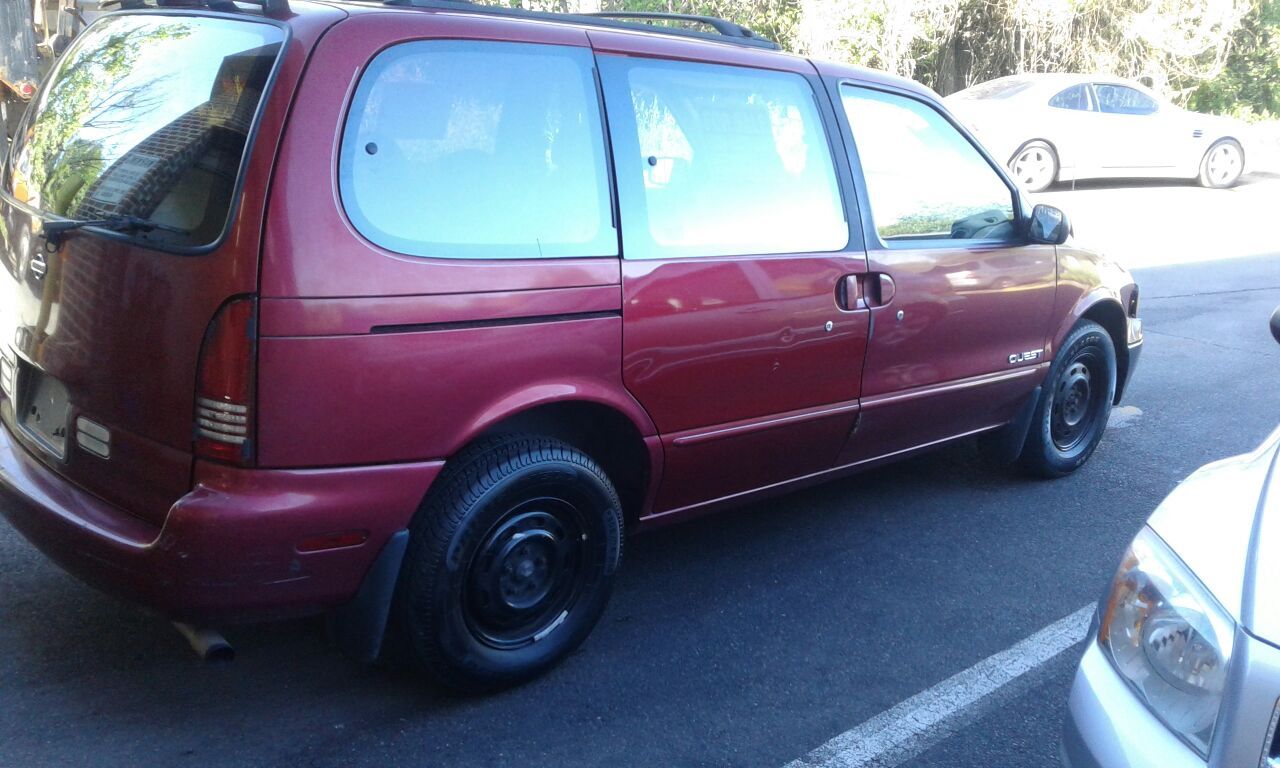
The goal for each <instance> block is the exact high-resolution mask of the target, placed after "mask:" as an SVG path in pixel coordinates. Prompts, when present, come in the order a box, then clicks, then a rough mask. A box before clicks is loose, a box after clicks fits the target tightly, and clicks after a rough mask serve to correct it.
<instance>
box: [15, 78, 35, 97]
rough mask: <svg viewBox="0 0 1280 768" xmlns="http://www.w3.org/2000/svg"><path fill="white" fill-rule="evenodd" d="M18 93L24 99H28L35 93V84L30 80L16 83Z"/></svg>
mask: <svg viewBox="0 0 1280 768" xmlns="http://www.w3.org/2000/svg"><path fill="white" fill-rule="evenodd" d="M18 95H19V96H21V97H22V98H24V99H29V98H31V97H32V96H34V95H36V84H35V83H33V82H31V81H30V80H23V81H22V82H20V83H18Z"/></svg>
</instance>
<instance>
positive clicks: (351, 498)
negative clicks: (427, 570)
mask: <svg viewBox="0 0 1280 768" xmlns="http://www.w3.org/2000/svg"><path fill="white" fill-rule="evenodd" d="M442 466H443V463H442V462H424V463H414V464H395V465H385V466H373V467H351V468H342V469H316V470H242V469H233V468H230V467H222V466H219V465H215V464H206V463H202V462H197V464H196V470H195V483H194V487H193V490H192V491H191V492H190V493H188V494H187V495H185V496H183V497H182V498H181V499H179V500H178V501H177V502H176V503H175V504H174V505H173V507H172V508H171V509H170V510H169V514H168V516H167V518H166V519H165V522H164V525H163V527H156V526H153V525H151V524H149V523H147V522H145V521H142V520H140V519H138V518H136V517H134V516H132V515H130V514H129V513H128V512H126V511H124V510H122V509H119V508H118V507H114V506H112V505H110V504H108V503H106V502H104V501H102V500H101V499H99V498H97V497H95V496H93V495H91V494H89V493H86V492H85V491H83V490H81V489H79V488H78V487H76V486H75V485H73V484H71V483H69V482H68V481H66V480H64V479H63V478H62V477H60V476H59V475H57V474H56V473H54V472H52V471H51V470H49V469H48V468H47V467H45V466H44V465H43V464H41V463H40V462H39V461H38V460H36V459H35V458H34V457H32V456H31V455H30V454H28V453H27V452H26V450H25V449H24V448H23V447H21V446H20V445H18V444H17V443H16V441H15V440H14V439H13V437H12V435H10V434H9V432H8V431H7V430H6V429H4V428H2V427H0V513H2V514H3V515H4V517H6V518H7V519H8V520H9V522H10V523H12V524H13V526H14V527H15V528H17V529H18V531H19V532H21V533H22V535H23V536H25V537H26V538H27V539H28V540H30V541H31V542H32V543H33V544H35V545H36V547H38V548H39V549H40V550H41V551H42V552H44V553H45V554H46V555H48V556H49V557H50V558H51V559H53V560H54V561H56V562H57V563H58V564H60V565H61V566H62V567H63V568H65V569H66V570H67V571H69V572H71V573H72V574H74V575H76V576H78V577H79V578H81V579H83V580H84V581H86V582H88V583H89V584H91V585H93V586H95V587H98V588H100V589H102V590H104V591H107V592H110V593H113V594H116V595H119V596H120V597H123V598H124V599H126V600H130V601H133V602H137V603H141V604H143V605H146V606H149V607H151V608H154V609H156V610H158V611H160V612H161V613H163V614H165V615H166V616H168V617H170V618H174V619H181V620H184V621H193V622H204V623H215V622H237V621H253V620H260V619H268V618H283V617H288V616H299V615H306V614H309V613H316V612H320V611H324V610H326V609H329V608H333V607H335V606H338V605H341V604H342V603H345V602H347V601H348V600H350V599H351V598H352V597H353V596H354V595H355V593H356V591H357V589H359V587H360V583H361V581H362V579H363V578H364V575H365V573H366V572H367V571H368V569H369V566H370V565H371V564H372V563H373V561H374V560H375V558H377V556H378V553H379V552H380V551H381V550H382V548H383V545H384V544H385V543H386V542H387V540H388V539H389V538H390V537H391V536H392V535H393V534H395V533H396V532H397V531H400V530H403V529H405V528H406V527H407V526H408V524H409V521H410V519H411V518H412V517H413V514H414V512H415V511H416V510H417V508H418V505H419V504H420V503H421V501H422V498H423V496H424V495H425V493H426V491H427V488H428V487H429V486H430V485H431V482H432V481H433V480H434V479H435V477H436V475H437V474H438V473H439V471H440V468H441V467H442ZM347 531H362V532H366V533H367V538H366V539H365V541H364V542H363V543H362V544H357V545H355V546H347V547H342V548H339V549H328V550H323V551H319V552H299V551H298V549H297V547H298V543H299V542H300V541H302V540H304V539H307V538H310V537H315V536H320V535H323V534H327V533H337V532H347Z"/></svg>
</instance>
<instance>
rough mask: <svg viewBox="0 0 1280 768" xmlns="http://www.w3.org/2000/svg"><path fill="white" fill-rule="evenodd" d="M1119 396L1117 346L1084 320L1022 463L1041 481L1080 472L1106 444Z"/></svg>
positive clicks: (1062, 356)
mask: <svg viewBox="0 0 1280 768" xmlns="http://www.w3.org/2000/svg"><path fill="white" fill-rule="evenodd" d="M1115 394H1116V349H1115V343H1114V342H1113V341H1112V340H1111V336H1110V334H1108V333H1107V331H1106V329H1105V328H1103V327H1102V326H1101V325H1098V324H1097V323H1095V322H1093V321H1091V320H1082V321H1081V322H1080V323H1078V324H1077V325H1076V327H1075V328H1074V329H1072V331H1071V333H1069V334H1067V338H1066V340H1065V341H1064V342H1063V344H1062V347H1061V350H1060V351H1059V352H1058V355H1057V357H1056V358H1055V359H1054V361H1053V365H1052V366H1050V368H1049V375H1048V377H1047V378H1046V379H1045V383H1044V385H1043V386H1042V387H1041V389H1040V401H1039V402H1038V403H1037V404H1036V409H1035V412H1034V414H1033V415H1032V419H1031V429H1030V431H1029V432H1028V433H1027V442H1026V444H1025V445H1024V446H1023V448H1022V453H1021V455H1019V457H1018V463H1019V464H1020V465H1021V466H1022V468H1023V469H1024V470H1026V471H1027V472H1029V473H1031V474H1033V475H1038V476H1040V477H1062V476H1064V475H1068V474H1070V473H1072V472H1074V471H1076V470H1077V469H1079V468H1080V467H1081V466H1083V465H1084V463H1085V462H1086V461H1088V460H1089V457H1090V456H1092V455H1093V451H1094V449H1095V448H1097V447H1098V443H1099V442H1100V441H1101V440H1102V435H1103V433H1104V432H1105V431H1106V429H1107V419H1108V418H1109V417H1110V415H1111V403H1112V401H1113V400H1114V399H1115Z"/></svg>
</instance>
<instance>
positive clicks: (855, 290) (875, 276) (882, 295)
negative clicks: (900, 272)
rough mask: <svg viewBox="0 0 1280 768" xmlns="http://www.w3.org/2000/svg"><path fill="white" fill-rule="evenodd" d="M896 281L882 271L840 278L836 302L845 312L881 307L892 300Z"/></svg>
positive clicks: (895, 292) (896, 288)
mask: <svg viewBox="0 0 1280 768" xmlns="http://www.w3.org/2000/svg"><path fill="white" fill-rule="evenodd" d="M897 292H898V285H897V283H895V282H893V278H892V277H889V276H888V275H886V274H884V273H883V272H864V273H862V274H859V275H845V276H844V277H842V278H840V284H839V286H838V288H837V289H836V293H837V297H836V302H837V303H838V304H839V305H840V308H841V309H843V310H844V311H846V312H853V311H856V310H859V309H874V308H876V307H883V306H884V305H886V304H888V303H889V302H891V301H893V297H894V295H896V294H897Z"/></svg>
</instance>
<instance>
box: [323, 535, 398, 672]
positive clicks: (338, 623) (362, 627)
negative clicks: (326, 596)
mask: <svg viewBox="0 0 1280 768" xmlns="http://www.w3.org/2000/svg"><path fill="white" fill-rule="evenodd" d="M408 546H409V532H408V531H400V532H398V533H395V534H393V535H392V536H391V538H390V539H388V540H387V543H386V544H385V545H384V546H383V547H382V552H380V553H379V554H378V559H377V560H374V561H373V565H372V566H370V567H369V572H368V573H367V574H365V577H364V582H363V583H361V585H360V590H359V591H358V592H356V596H355V597H354V598H352V600H351V602H349V603H347V604H346V605H343V606H342V607H340V608H338V609H337V610H335V611H334V612H333V613H332V614H330V616H329V634H330V636H331V637H333V640H334V642H335V643H336V644H337V646H338V648H339V649H340V650H341V651H342V652H343V653H344V654H346V655H347V656H349V657H351V658H353V659H355V660H356V661H360V662H364V663H366V664H372V663H373V662H375V661H377V660H378V656H379V655H380V654H381V653H382V640H383V638H384V636H385V635H386V631H387V618H388V617H389V616H390V615H391V600H392V598H393V597H394V596H395V592H396V581H397V580H398V578H399V576H400V564H401V562H402V561H403V560H404V553H405V549H407V548H408Z"/></svg>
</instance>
